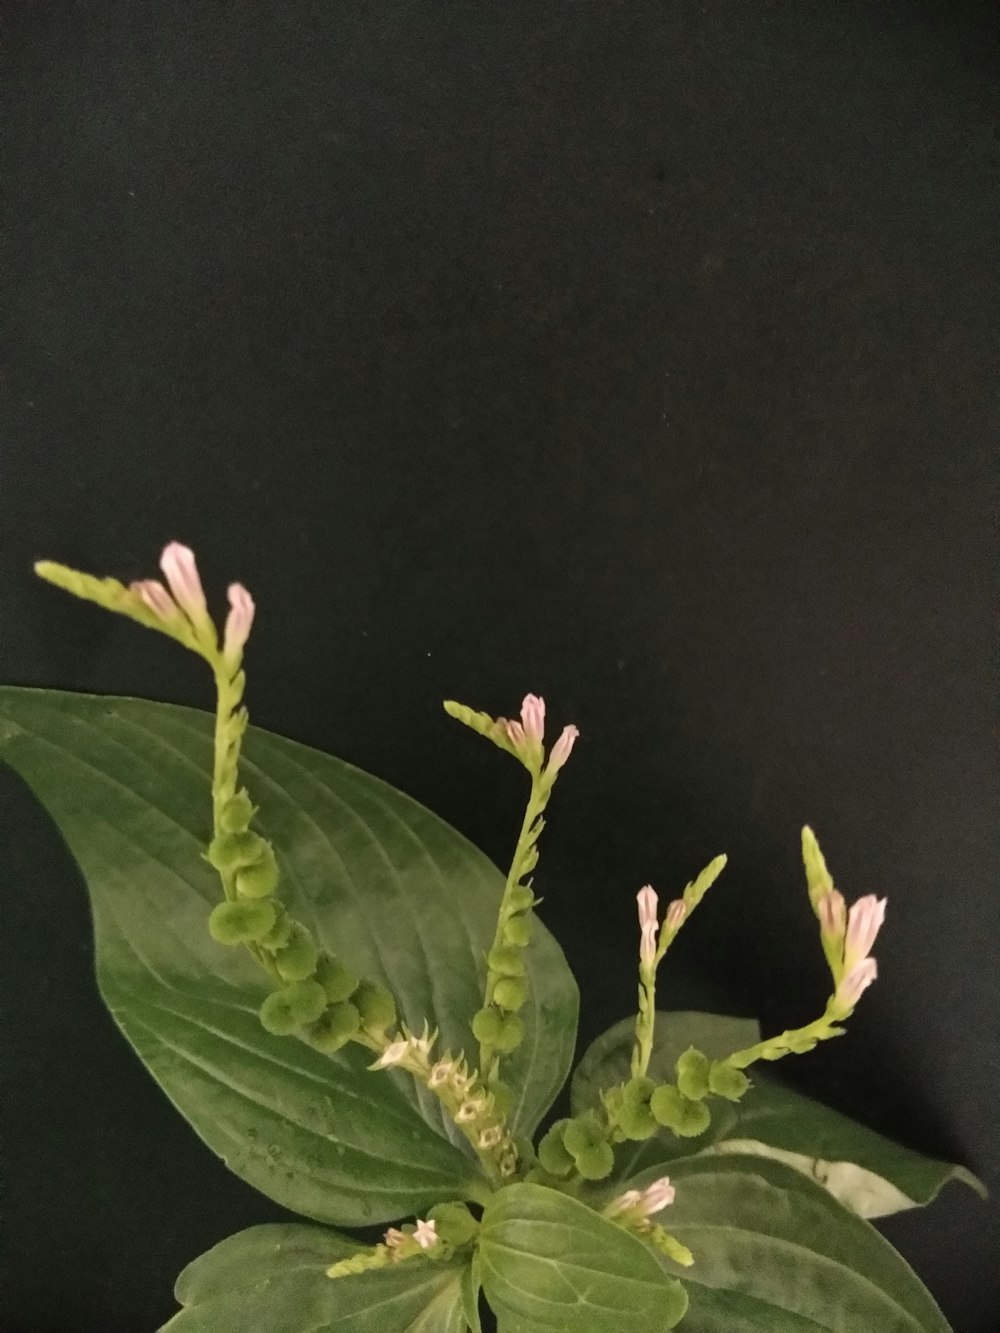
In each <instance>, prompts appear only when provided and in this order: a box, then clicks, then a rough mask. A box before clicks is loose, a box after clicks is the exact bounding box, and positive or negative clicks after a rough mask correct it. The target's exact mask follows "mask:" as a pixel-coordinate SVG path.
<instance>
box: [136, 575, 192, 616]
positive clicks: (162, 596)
mask: <svg viewBox="0 0 1000 1333" xmlns="http://www.w3.org/2000/svg"><path fill="white" fill-rule="evenodd" d="M132 591H133V592H134V593H138V595H139V596H140V597H141V598H142V600H143V602H144V603H145V605H146V606H147V607H148V608H149V610H150V611H152V613H153V615H154V616H159V618H160V619H161V620H170V619H172V618H173V617H174V616H178V615H180V610H179V608H178V606H177V603H176V602H175V601H174V599H173V598H172V597H171V596H170V594H169V593H168V592H167V590H166V588H165V587H164V586H163V584H162V583H159V582H158V581H157V580H156V579H141V580H140V581H139V582H138V583H133V584H132Z"/></svg>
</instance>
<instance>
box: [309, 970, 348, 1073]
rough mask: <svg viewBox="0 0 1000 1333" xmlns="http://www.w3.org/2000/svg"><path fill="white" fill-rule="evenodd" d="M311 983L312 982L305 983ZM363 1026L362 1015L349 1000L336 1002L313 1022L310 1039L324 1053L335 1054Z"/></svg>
mask: <svg viewBox="0 0 1000 1333" xmlns="http://www.w3.org/2000/svg"><path fill="white" fill-rule="evenodd" d="M304 984H306V985H309V984H311V983H308V982H306V983H304ZM360 1027H361V1015H360V1014H359V1013H358V1011H357V1009H356V1008H355V1007H354V1005H353V1004H351V1003H350V1002H349V1001H347V1000H344V1001H343V1002H342V1003H340V1004H334V1005H331V1006H330V1007H329V1009H327V1010H326V1012H325V1013H324V1014H321V1015H320V1017H319V1018H318V1019H317V1020H316V1022H315V1023H313V1025H312V1027H311V1028H310V1029H309V1034H308V1035H309V1040H310V1042H311V1043H312V1044H313V1046H315V1047H316V1049H317V1050H318V1051H322V1052H323V1054H324V1055H333V1054H334V1052H336V1051H339V1050H340V1048H341V1047H342V1046H346V1045H347V1043H348V1042H349V1041H350V1040H351V1038H352V1037H353V1036H355V1035H356V1033H357V1031H358V1029H359V1028H360Z"/></svg>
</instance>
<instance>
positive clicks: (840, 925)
mask: <svg viewBox="0 0 1000 1333" xmlns="http://www.w3.org/2000/svg"><path fill="white" fill-rule="evenodd" d="M851 910H852V911H853V910H854V909H853V908H852V909H851ZM816 911H817V912H818V913H819V924H820V929H821V930H822V932H823V934H824V935H826V936H828V937H829V938H830V939H834V940H841V939H843V937H844V930H845V929H846V925H847V912H846V910H845V904H844V895H843V894H842V893H839V892H838V891H837V890H836V889H831V890H830V891H829V893H824V894H823V896H822V898H820V900H819V902H818V903H817V904H816Z"/></svg>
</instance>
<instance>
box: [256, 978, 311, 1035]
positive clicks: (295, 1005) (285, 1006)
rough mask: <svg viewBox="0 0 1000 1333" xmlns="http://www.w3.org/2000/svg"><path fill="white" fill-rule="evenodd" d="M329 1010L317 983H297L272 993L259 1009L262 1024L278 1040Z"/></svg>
mask: <svg viewBox="0 0 1000 1333" xmlns="http://www.w3.org/2000/svg"><path fill="white" fill-rule="evenodd" d="M325 1007H326V994H325V993H324V991H323V987H322V986H320V985H319V984H318V983H317V982H315V981H296V982H293V983H292V984H291V985H290V986H285V987H283V988H282V989H281V990H276V991H273V992H272V993H271V994H270V995H269V996H268V997H267V999H266V1000H265V1001H264V1003H263V1004H262V1005H261V1007H260V1021H261V1023H262V1024H263V1025H264V1027H265V1028H267V1030H268V1032H273V1033H274V1034H275V1035H276V1036H281V1037H283V1036H287V1035H288V1034H289V1033H291V1032H297V1031H298V1029H299V1028H303V1027H305V1026H306V1024H307V1023H313V1022H315V1020H316V1019H317V1018H319V1016H320V1014H321V1013H322V1012H323V1010H324V1008H325Z"/></svg>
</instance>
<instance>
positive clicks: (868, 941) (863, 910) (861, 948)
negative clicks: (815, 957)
mask: <svg viewBox="0 0 1000 1333" xmlns="http://www.w3.org/2000/svg"><path fill="white" fill-rule="evenodd" d="M885 907H886V900H885V898H876V897H875V895H874V894H873V893H869V894H867V895H866V896H865V897H864V898H859V899H858V901H857V902H856V903H852V904H851V910H850V912H849V913H848V917H847V936H846V938H845V940H844V971H845V973H847V972H851V971H853V970H854V968H855V965H856V964H858V963H860V962H861V960H862V959H864V958H867V957H868V955H869V954H870V953H871V951H872V945H873V944H874V943H875V937H876V936H877V935H878V933H879V931H880V930H881V928H882V922H883V921H884V920H885ZM874 979H875V978H874V977H872V980H873V981H874Z"/></svg>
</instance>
